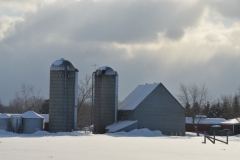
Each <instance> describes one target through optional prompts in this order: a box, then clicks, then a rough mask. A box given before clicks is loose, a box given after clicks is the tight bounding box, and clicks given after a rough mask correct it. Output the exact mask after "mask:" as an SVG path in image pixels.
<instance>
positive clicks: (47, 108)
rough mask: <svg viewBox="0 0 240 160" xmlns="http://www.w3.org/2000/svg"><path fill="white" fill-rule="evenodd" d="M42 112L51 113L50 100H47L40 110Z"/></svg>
mask: <svg viewBox="0 0 240 160" xmlns="http://www.w3.org/2000/svg"><path fill="white" fill-rule="evenodd" d="M39 113H40V114H49V100H48V99H47V100H45V101H44V102H43V104H42V107H41V108H40V110H39Z"/></svg>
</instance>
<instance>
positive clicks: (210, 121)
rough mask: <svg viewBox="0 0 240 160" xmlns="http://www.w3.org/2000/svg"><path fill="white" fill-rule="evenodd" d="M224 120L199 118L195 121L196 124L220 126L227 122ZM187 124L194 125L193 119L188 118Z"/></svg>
mask: <svg viewBox="0 0 240 160" xmlns="http://www.w3.org/2000/svg"><path fill="white" fill-rule="evenodd" d="M225 121H226V120H225V119H224V118H206V117H197V118H195V120H194V123H195V124H220V123H222V122H225ZM185 122H186V123H187V124H192V117H186V118H185Z"/></svg>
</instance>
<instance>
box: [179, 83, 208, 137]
mask: <svg viewBox="0 0 240 160" xmlns="http://www.w3.org/2000/svg"><path fill="white" fill-rule="evenodd" d="M179 91H180V94H179V95H178V100H179V101H180V102H181V103H182V105H184V106H185V109H186V115H187V116H189V117H191V118H192V124H193V126H194V129H195V132H196V133H197V135H198V136H199V131H198V124H199V122H200V120H201V118H202V116H198V115H200V114H201V111H202V108H203V107H204V105H206V104H207V102H208V98H209V93H208V89H207V88H206V86H205V84H203V85H201V86H200V87H199V86H197V85H195V84H193V85H190V86H186V85H184V84H180V88H179ZM197 118H198V121H197V122H196V119H197Z"/></svg>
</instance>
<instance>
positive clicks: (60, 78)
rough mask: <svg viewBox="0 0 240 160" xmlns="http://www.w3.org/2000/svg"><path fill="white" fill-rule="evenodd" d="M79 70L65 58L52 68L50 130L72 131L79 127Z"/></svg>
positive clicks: (55, 63) (56, 62)
mask: <svg viewBox="0 0 240 160" xmlns="http://www.w3.org/2000/svg"><path fill="white" fill-rule="evenodd" d="M77 104H78V70H77V69H76V68H75V67H74V66H73V64H72V63H71V62H69V61H67V60H65V59H63V58H62V59H59V60H56V61H55V62H54V63H53V64H52V65H51V68H50V97H49V131H50V132H60V131H65V132H70V131H72V130H73V129H76V127H77Z"/></svg>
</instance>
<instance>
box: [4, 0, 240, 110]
mask: <svg viewBox="0 0 240 160" xmlns="http://www.w3.org/2000/svg"><path fill="white" fill-rule="evenodd" d="M239 6H240V1H239V0H229V1H226V0H147V1H146V0H78V1H76V0H21V1H19V0H0V73H1V76H0V99H1V101H2V103H3V104H5V105H8V103H9V101H10V100H11V99H13V98H14V95H15V92H16V91H18V90H20V86H21V84H22V83H25V84H31V85H34V86H35V89H36V90H38V89H41V94H42V96H44V97H45V98H48V96H49V74H50V66H51V64H52V63H53V62H54V61H55V60H57V59H59V58H65V59H67V60H69V61H71V62H72V63H73V64H74V65H75V67H76V68H78V69H79V79H82V78H83V77H84V76H85V75H86V74H88V75H91V73H92V72H93V71H94V66H93V65H94V64H97V67H100V66H105V65H107V66H110V67H112V68H113V69H114V70H116V71H117V72H118V74H119V100H123V99H124V98H125V97H126V96H127V95H128V94H129V93H130V92H131V91H132V90H133V89H134V88H135V87H136V86H137V85H139V84H145V83H154V82H162V83H163V84H164V85H165V87H166V88H167V89H168V90H169V91H170V92H171V93H172V94H173V95H174V96H176V95H177V94H178V93H179V84H180V83H184V84H187V85H188V84H189V85H190V84H197V85H201V84H203V83H204V84H206V86H207V88H208V89H209V91H210V93H211V95H212V96H213V97H215V98H219V97H220V95H222V94H225V95H227V94H235V92H237V89H238V88H239V86H240V63H239V60H240V9H239Z"/></svg>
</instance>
